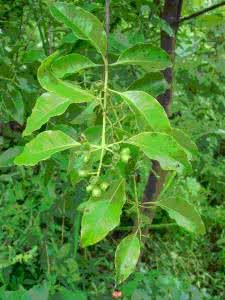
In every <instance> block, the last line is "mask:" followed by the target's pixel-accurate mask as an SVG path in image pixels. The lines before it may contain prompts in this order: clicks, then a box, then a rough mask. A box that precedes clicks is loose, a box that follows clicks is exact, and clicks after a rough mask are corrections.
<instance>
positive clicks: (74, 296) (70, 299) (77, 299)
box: [51, 289, 87, 300]
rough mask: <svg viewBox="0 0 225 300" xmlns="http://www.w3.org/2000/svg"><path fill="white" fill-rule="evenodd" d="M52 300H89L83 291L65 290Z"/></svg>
mask: <svg viewBox="0 0 225 300" xmlns="http://www.w3.org/2000/svg"><path fill="white" fill-rule="evenodd" d="M51 300H87V296H86V294H85V293H84V292H82V291H79V290H77V291H69V290H66V289H63V290H62V291H61V292H59V293H57V294H56V295H54V296H53V297H52V298H51Z"/></svg>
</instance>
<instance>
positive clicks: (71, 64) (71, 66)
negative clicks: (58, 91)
mask: <svg viewBox="0 0 225 300" xmlns="http://www.w3.org/2000/svg"><path fill="white" fill-rule="evenodd" d="M97 66H98V65H96V64H95V63H93V62H92V61H91V60H90V59H89V58H87V57H86V56H83V55H80V54H76V53H72V54H68V55H65V56H61V57H59V58H58V59H56V60H55V61H54V62H53V64H52V71H53V73H54V74H55V75H56V77H57V78H63V77H65V76H68V75H70V74H73V73H77V72H79V71H81V70H83V69H87V68H91V67H97Z"/></svg>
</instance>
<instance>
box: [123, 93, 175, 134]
mask: <svg viewBox="0 0 225 300" xmlns="http://www.w3.org/2000/svg"><path fill="white" fill-rule="evenodd" d="M119 94H120V95H121V96H122V97H123V98H124V99H125V101H126V102H128V104H131V105H133V106H134V107H135V109H136V111H138V112H139V113H140V114H141V115H142V117H143V118H144V120H145V121H146V123H147V124H148V125H149V126H150V127H151V128H152V129H153V130H154V131H157V132H161V131H162V132H169V131H170V130H171V126H170V122H169V119H168V117H167V115H166V112H165V110H164V108H163V107H162V106H161V105H160V103H159V102H158V101H157V100H156V99H155V98H154V97H152V96H151V95H149V94H147V93H145V92H142V91H127V92H124V93H119Z"/></svg>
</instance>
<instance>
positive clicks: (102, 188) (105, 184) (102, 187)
mask: <svg viewBox="0 0 225 300" xmlns="http://www.w3.org/2000/svg"><path fill="white" fill-rule="evenodd" d="M108 187H109V184H108V183H107V182H105V181H103V182H102V183H101V184H100V188H101V190H102V191H103V192H104V191H106V190H107V188H108Z"/></svg>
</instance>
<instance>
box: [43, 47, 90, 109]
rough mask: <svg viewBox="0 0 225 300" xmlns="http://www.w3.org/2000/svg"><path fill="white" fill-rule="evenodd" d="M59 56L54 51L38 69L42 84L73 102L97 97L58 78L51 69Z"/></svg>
mask: <svg viewBox="0 0 225 300" xmlns="http://www.w3.org/2000/svg"><path fill="white" fill-rule="evenodd" d="M57 56H58V52H55V53H53V54H52V55H50V56H49V57H48V58H46V59H45V60H44V61H43V63H42V64H41V66H40V67H39V69H38V80H39V82H40V84H41V86H42V87H43V88H44V89H46V90H47V91H49V92H52V93H54V94H56V95H57V96H59V97H64V98H67V99H68V100H72V101H73V102H76V103H80V102H88V101H91V100H93V99H94V98H95V96H93V95H91V94H90V93H88V92H87V91H84V90H82V89H81V88H80V87H78V86H75V85H73V84H71V83H69V82H66V81H62V80H60V79H58V78H56V77H55V76H54V75H53V73H52V71H51V64H52V62H53V60H54V59H55V58H56V57H57Z"/></svg>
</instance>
